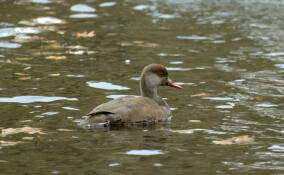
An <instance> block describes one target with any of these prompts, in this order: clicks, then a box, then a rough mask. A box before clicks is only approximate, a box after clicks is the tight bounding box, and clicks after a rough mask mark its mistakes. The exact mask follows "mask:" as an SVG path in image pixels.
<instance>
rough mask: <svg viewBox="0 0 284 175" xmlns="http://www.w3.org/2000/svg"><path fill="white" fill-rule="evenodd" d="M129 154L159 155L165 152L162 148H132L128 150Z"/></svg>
mask: <svg viewBox="0 0 284 175" xmlns="http://www.w3.org/2000/svg"><path fill="white" fill-rule="evenodd" d="M126 154H127V155H138V156H151V155H159V154H164V152H163V151H161V150H146V149H143V150H130V151H127V152H126Z"/></svg>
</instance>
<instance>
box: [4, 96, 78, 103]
mask: <svg viewBox="0 0 284 175" xmlns="http://www.w3.org/2000/svg"><path fill="white" fill-rule="evenodd" d="M57 100H67V101H77V100H78V99H77V98H67V97H47V96H15V97H0V103H34V102H52V101H57Z"/></svg>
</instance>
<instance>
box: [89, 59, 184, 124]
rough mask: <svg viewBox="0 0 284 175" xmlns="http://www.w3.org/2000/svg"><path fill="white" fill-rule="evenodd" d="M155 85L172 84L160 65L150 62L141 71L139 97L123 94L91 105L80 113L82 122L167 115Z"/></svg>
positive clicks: (139, 119)
mask: <svg viewBox="0 0 284 175" xmlns="http://www.w3.org/2000/svg"><path fill="white" fill-rule="evenodd" d="M159 86H172V87H175V88H179V89H181V87H180V86H178V85H175V84H174V83H173V82H172V81H171V79H169V77H168V72H167V70H166V68H165V67H164V66H163V65H160V64H150V65H148V66H146V67H145V68H144V69H143V71H142V74H141V80H140V92H141V97H134V96H126V97H120V98H117V99H114V100H111V101H109V102H107V103H104V104H101V105H99V106H97V107H96V108H94V109H93V110H92V111H91V112H90V113H88V114H87V116H84V118H85V120H84V124H97V123H108V124H125V123H141V122H152V121H159V120H165V119H167V118H169V117H170V116H171V112H170V109H169V106H168V104H167V103H166V102H165V101H164V100H163V99H162V98H161V97H159V96H158V94H157V88H158V87H159Z"/></svg>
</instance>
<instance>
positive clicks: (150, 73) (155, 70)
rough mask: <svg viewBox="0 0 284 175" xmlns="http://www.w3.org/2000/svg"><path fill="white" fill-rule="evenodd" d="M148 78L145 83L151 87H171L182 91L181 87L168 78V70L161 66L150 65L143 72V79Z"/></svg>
mask: <svg viewBox="0 0 284 175" xmlns="http://www.w3.org/2000/svg"><path fill="white" fill-rule="evenodd" d="M145 77H148V78H147V79H146V80H145V82H146V83H147V84H148V85H149V86H150V87H157V86H171V87H174V88H178V89H182V87H181V86H179V85H176V84H174V83H173V81H172V80H171V79H170V78H169V76H168V71H167V69H166V68H165V67H164V66H163V65H161V64H149V65H148V66H146V67H145V68H144V69H143V71H142V75H141V78H145Z"/></svg>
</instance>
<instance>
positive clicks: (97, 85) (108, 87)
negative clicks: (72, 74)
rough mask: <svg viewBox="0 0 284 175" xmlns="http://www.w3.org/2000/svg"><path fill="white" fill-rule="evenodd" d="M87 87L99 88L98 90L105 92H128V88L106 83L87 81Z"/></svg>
mask: <svg viewBox="0 0 284 175" xmlns="http://www.w3.org/2000/svg"><path fill="white" fill-rule="evenodd" d="M87 85H88V86H90V87H93V88H99V89H106V90H128V89H130V88H128V87H125V86H120V85H114V84H112V83H108V82H95V81H89V82H87Z"/></svg>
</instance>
